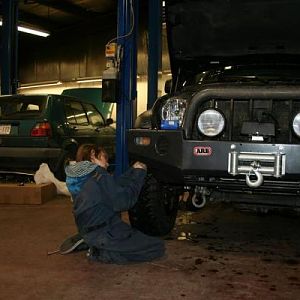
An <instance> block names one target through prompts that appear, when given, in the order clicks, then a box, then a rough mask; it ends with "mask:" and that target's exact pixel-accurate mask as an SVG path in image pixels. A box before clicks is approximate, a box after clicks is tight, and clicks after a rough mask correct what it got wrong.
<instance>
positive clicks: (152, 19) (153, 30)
mask: <svg viewBox="0 0 300 300" xmlns="http://www.w3.org/2000/svg"><path fill="white" fill-rule="evenodd" d="M148 3H149V7H148V9H149V10H148V11H149V23H148V27H149V29H148V32H149V49H148V103H147V107H151V106H152V104H153V103H154V101H155V100H156V98H157V80H158V68H159V65H160V63H159V62H160V59H161V6H162V1H161V0H151V1H148ZM138 7H139V1H138V0H119V1H118V37H122V36H127V35H128V33H130V30H131V26H132V24H134V29H133V32H132V34H130V35H129V36H127V37H126V38H119V39H118V44H119V45H121V47H122V48H123V59H122V62H121V68H120V88H119V99H118V102H117V141H116V144H117V151H116V172H115V173H116V176H119V175H121V174H122V173H123V172H124V171H125V170H126V169H127V167H128V151H127V138H126V131H127V129H129V128H131V127H132V125H133V103H134V101H136V96H137V91H136V78H137V28H138ZM132 12H133V14H132ZM133 17H134V19H133ZM133 20H134V21H133Z"/></svg>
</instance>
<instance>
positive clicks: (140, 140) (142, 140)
mask: <svg viewBox="0 0 300 300" xmlns="http://www.w3.org/2000/svg"><path fill="white" fill-rule="evenodd" d="M134 142H135V144H136V145H138V146H149V145H150V142H151V139H150V137H148V136H139V137H136V138H134Z"/></svg>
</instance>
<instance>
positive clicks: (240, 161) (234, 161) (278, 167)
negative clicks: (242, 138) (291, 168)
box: [228, 144, 286, 188]
mask: <svg viewBox="0 0 300 300" xmlns="http://www.w3.org/2000/svg"><path fill="white" fill-rule="evenodd" d="M285 161H286V155H285V153H281V152H279V151H278V152H276V153H261V152H239V151H237V150H236V145H234V144H233V145H231V151H230V152H229V154H228V173H229V174H231V175H233V176H237V175H245V176H246V183H247V185H248V186H249V187H251V188H257V187H259V186H261V185H262V184H263V181H264V176H273V177H275V178H280V177H282V176H283V175H285ZM253 177H255V179H253Z"/></svg>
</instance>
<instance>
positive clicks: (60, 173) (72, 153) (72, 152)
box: [54, 148, 77, 181]
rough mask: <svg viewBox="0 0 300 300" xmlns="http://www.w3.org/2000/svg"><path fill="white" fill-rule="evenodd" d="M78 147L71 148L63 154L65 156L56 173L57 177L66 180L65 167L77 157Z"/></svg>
mask: <svg viewBox="0 0 300 300" xmlns="http://www.w3.org/2000/svg"><path fill="white" fill-rule="evenodd" d="M76 151H77V150H76V149H75V148H74V149H69V150H68V151H66V152H65V154H64V155H63V158H62V159H61V161H60V164H59V168H58V170H57V171H56V172H55V173H54V175H55V177H56V178H57V179H58V180H60V181H66V172H65V167H66V165H67V164H68V163H69V161H70V160H74V159H75V157H76Z"/></svg>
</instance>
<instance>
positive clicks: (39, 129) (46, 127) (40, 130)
mask: <svg viewBox="0 0 300 300" xmlns="http://www.w3.org/2000/svg"><path fill="white" fill-rule="evenodd" d="M30 135H31V136H51V135H52V130H51V126H50V124H49V123H48V122H41V123H36V125H35V126H34V127H33V128H32V129H31V134H30Z"/></svg>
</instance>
